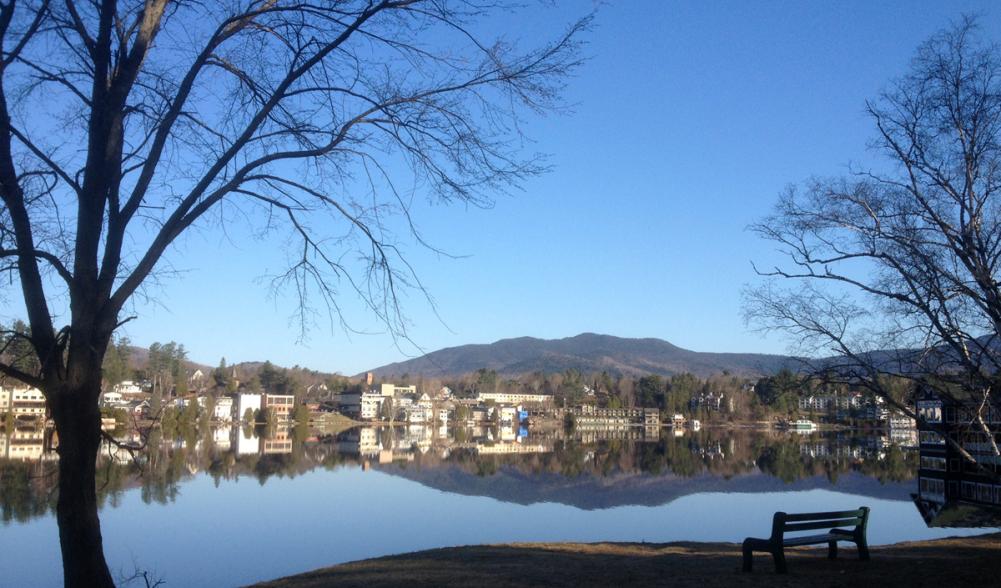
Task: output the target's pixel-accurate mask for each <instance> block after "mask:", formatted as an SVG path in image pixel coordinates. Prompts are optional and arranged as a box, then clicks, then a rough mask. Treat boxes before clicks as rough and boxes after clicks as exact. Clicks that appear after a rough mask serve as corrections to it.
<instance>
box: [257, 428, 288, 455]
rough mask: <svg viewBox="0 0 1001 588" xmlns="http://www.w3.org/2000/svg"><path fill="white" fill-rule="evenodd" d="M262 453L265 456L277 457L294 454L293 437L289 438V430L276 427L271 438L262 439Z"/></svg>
mask: <svg viewBox="0 0 1001 588" xmlns="http://www.w3.org/2000/svg"><path fill="white" fill-rule="evenodd" d="M261 453H263V454H264V455H275V454H283V453H292V437H290V436H289V428H288V427H286V426H278V427H275V431H274V433H273V434H272V435H271V436H266V437H263V438H262V439H261Z"/></svg>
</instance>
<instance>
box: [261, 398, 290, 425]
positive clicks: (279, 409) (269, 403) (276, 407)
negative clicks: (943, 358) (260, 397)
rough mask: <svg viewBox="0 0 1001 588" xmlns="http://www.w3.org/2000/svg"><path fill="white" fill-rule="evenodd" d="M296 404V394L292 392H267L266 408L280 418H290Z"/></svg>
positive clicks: (281, 419) (282, 419)
mask: <svg viewBox="0 0 1001 588" xmlns="http://www.w3.org/2000/svg"><path fill="white" fill-rule="evenodd" d="M294 406H295V396H293V395H291V394H265V395H264V408H266V409H268V411H269V412H271V413H273V414H275V415H276V416H277V417H278V420H280V421H284V420H288V419H289V417H290V416H291V414H292V407H294Z"/></svg>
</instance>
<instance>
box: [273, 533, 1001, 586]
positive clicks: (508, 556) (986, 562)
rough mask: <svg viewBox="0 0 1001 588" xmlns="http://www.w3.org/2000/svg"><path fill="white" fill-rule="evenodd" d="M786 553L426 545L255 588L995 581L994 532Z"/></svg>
mask: <svg viewBox="0 0 1001 588" xmlns="http://www.w3.org/2000/svg"><path fill="white" fill-rule="evenodd" d="M842 546H843V547H841V549H840V554H839V558H838V559H837V560H833V561H832V560H828V559H827V558H826V555H827V552H826V548H825V549H810V548H797V549H789V550H787V551H786V553H787V555H786V560H787V562H788V566H789V573H788V574H787V575H778V574H776V573H775V568H774V566H773V565H772V561H771V557H770V556H769V555H768V554H755V558H754V571H753V572H751V573H746V574H745V573H742V572H741V571H740V563H741V556H740V545H738V544H734V543H688V542H682V543H665V544H653V543H518V544H510V545H479V546H470V547H453V548H447V549H433V550H430V551H420V552H416V553H408V554H403V555H396V556H389V557H381V558H378V559H370V560H364V561H358V562H353V563H346V564H342V565H338V566H333V567H330V568H324V569H319V570H314V571H312V572H307V573H305V574H299V575H296V576H289V577H287V578H281V579H278V580H274V581H271V582H265V583H262V584H257V585H256V586H258V587H281V588H317V587H320V586H338V587H349V586H359V587H360V586H365V587H378V586H403V585H406V586H463V587H466V586H472V587H477V588H479V587H485V588H492V587H501V586H566V587H574V588H578V587H581V586H699V587H703V588H710V587H716V586H811V587H827V586H853V587H863V586H935V587H938V588H949V587H952V586H1001V534H994V535H984V536H981V537H971V538H949V539H940V540H935V541H923V542H913V543H898V544H896V545H889V546H884V547H873V548H871V549H870V551H871V554H872V559H871V560H869V561H859V559H858V557H857V554H856V552H855V550H854V548H853V547H852V546H851V544H842Z"/></svg>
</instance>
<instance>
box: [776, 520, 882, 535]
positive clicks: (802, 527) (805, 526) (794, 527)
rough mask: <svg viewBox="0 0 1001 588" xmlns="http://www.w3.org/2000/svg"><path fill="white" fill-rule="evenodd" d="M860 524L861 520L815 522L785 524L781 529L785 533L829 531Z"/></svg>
mask: <svg viewBox="0 0 1001 588" xmlns="http://www.w3.org/2000/svg"><path fill="white" fill-rule="evenodd" d="M860 524H862V519H837V520H833V521H815V522H812V523H791V524H789V523H786V524H785V525H783V526H782V529H783V530H784V531H785V532H786V533H793V532H796V531H810V530H813V529H830V528H833V527H854V526H856V525H860Z"/></svg>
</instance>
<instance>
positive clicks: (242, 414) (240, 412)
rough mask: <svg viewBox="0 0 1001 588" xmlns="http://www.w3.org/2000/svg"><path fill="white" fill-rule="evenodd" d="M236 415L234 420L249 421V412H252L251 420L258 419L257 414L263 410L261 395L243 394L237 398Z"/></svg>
mask: <svg viewBox="0 0 1001 588" xmlns="http://www.w3.org/2000/svg"><path fill="white" fill-rule="evenodd" d="M235 406H236V414H235V415H234V417H233V418H234V419H236V420H241V421H245V420H247V418H246V417H247V411H248V410H249V411H250V414H251V415H252V416H251V417H250V418H251V419H256V418H257V413H258V412H260V410H261V395H260V394H247V393H241V394H239V395H237V397H236V403H235Z"/></svg>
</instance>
